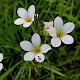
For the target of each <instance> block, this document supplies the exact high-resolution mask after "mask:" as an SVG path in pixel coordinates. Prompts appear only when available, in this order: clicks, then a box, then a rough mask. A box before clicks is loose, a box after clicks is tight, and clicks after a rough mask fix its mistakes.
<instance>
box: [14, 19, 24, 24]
mask: <svg viewBox="0 0 80 80" xmlns="http://www.w3.org/2000/svg"><path fill="white" fill-rule="evenodd" d="M24 22H25V21H24V20H23V19H22V18H18V19H16V20H15V21H14V24H16V25H20V24H23V23H24Z"/></svg>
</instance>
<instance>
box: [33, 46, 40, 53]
mask: <svg viewBox="0 0 80 80" xmlns="http://www.w3.org/2000/svg"><path fill="white" fill-rule="evenodd" d="M33 51H34V53H35V54H38V53H39V52H40V47H39V46H36V47H35V48H34V50H33Z"/></svg>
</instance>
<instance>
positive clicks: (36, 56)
mask: <svg viewBox="0 0 80 80" xmlns="http://www.w3.org/2000/svg"><path fill="white" fill-rule="evenodd" d="M44 59H45V56H44V55H43V54H42V53H40V54H37V55H35V60H36V61H37V62H43V61H44Z"/></svg>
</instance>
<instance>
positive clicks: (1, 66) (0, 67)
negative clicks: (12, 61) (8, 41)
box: [0, 63, 3, 71]
mask: <svg viewBox="0 0 80 80" xmlns="http://www.w3.org/2000/svg"><path fill="white" fill-rule="evenodd" d="M2 69H3V64H2V63H0V71H1V70H2Z"/></svg>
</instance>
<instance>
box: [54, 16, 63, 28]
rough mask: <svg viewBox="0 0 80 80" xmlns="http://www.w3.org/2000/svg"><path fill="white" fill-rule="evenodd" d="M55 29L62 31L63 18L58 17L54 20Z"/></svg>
mask: <svg viewBox="0 0 80 80" xmlns="http://www.w3.org/2000/svg"><path fill="white" fill-rule="evenodd" d="M54 27H55V28H56V29H61V28H62V27H63V20H62V18H61V17H59V16H58V17H56V18H55V19H54Z"/></svg>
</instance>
